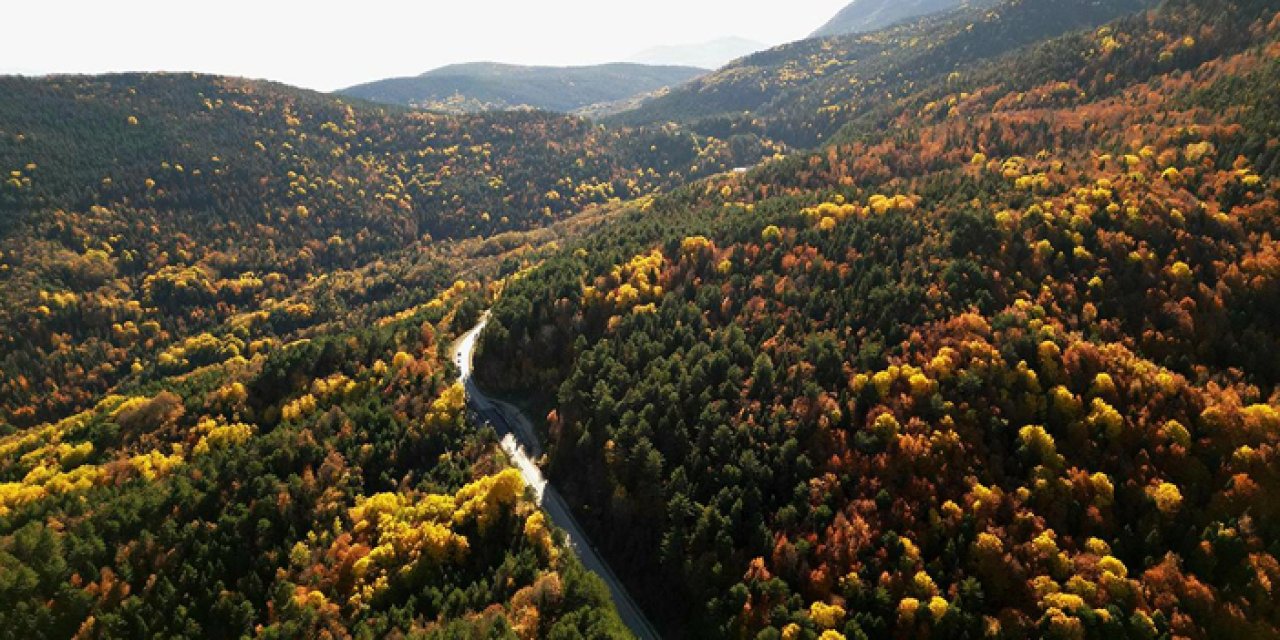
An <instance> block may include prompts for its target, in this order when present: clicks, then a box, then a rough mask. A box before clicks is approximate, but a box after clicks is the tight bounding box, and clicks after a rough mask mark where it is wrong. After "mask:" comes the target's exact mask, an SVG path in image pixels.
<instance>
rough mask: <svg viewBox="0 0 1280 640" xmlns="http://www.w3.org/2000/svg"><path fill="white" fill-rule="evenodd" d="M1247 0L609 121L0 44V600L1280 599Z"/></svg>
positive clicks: (463, 623) (1026, 606)
mask: <svg viewBox="0 0 1280 640" xmlns="http://www.w3.org/2000/svg"><path fill="white" fill-rule="evenodd" d="M1278 85H1280V3H1277V2H1275V1H1273V0H1163V1H1162V2H1159V3H1156V2H1147V1H1145V0H1100V1H1094V0H1087V1H1086V0H1078V1H1077V0H1070V1H1069V2H1055V1H1051V0H1004V1H1002V2H998V3H987V4H984V5H982V6H980V7H966V8H962V9H961V10H960V11H958V12H955V13H947V14H939V15H933V16H924V17H921V18H918V19H913V20H911V21H908V22H905V23H901V24H899V25H896V26H891V27H888V28H886V29H883V30H880V31H877V32H873V33H863V34H856V35H848V36H837V37H832V38H824V39H812V40H805V41H802V42H799V43H795V44H792V45H785V46H782V47H779V48H776V49H772V50H769V51H766V52H762V53H760V54H756V55H755V56H751V57H748V58H746V59H744V60H741V61H738V62H736V63H734V64H733V65H731V66H730V67H727V68H725V69H722V70H720V71H718V72H714V73H712V74H711V75H709V76H706V77H705V78H702V79H698V80H695V81H693V82H692V83H691V84H688V85H685V86H683V87H680V88H677V89H673V90H672V91H671V92H670V93H668V94H666V95H665V96H660V97H657V98H654V99H652V100H649V101H647V102H646V103H644V104H642V105H641V106H639V107H637V108H636V109H635V110H633V111H631V112H628V113H623V114H620V115H617V116H613V117H610V118H607V119H605V120H604V121H603V122H593V121H591V120H587V119H584V118H580V117H574V116H569V115H563V114H556V113H550V112H539V111H527V110H526V111H511V112H508V111H494V112H484V113H472V114H448V113H440V112H433V111H427V110H419V109H410V108H401V107H396V106H388V105H376V104H372V103H367V102H363V101H361V100H358V99H354V98H350V97H343V96H333V95H325V94H319V93H314V92H310V91H305V90H301V89H294V88H291V87H287V86H284V85H279V84H274V83H270V82H264V81H251V80H242V79H236V78H228V77H220V76H209V75H198V74H160V73H147V74H121V75H108V76H51V77H47V78H19V77H3V76H0V180H3V182H0V630H3V631H0V637H15V638H16V637H22V638H141V637H201V638H223V637H271V638H296V637H308V638H311V637H321V638H373V637H393V638H401V637H415V638H417V637H422V638H512V637H514V638H522V639H527V638H557V639H559V638H566V639H568V638H592V639H595V638H627V637H631V636H632V631H633V630H631V629H628V628H627V627H626V626H625V625H624V623H623V620H622V619H621V618H620V617H619V615H618V613H617V611H616V610H615V606H614V604H613V601H612V600H611V595H610V591H609V590H608V589H607V588H606V585H605V583H604V582H603V581H602V580H601V579H600V578H599V577H598V576H597V575H596V574H594V573H592V572H591V571H589V570H588V569H587V568H586V567H584V565H583V564H582V563H581V562H580V561H579V560H578V558H577V557H576V556H575V555H574V553H572V552H571V550H570V548H569V547H567V546H566V539H565V535H564V532H563V531H561V530H559V529H558V528H557V527H556V526H555V525H554V523H552V522H551V521H550V520H549V516H548V515H547V513H546V512H544V511H543V510H541V509H540V508H539V504H538V502H537V500H536V497H535V493H534V492H533V491H531V490H529V488H528V487H526V486H525V483H524V480H523V479H522V476H521V475H520V473H518V472H517V471H516V470H515V469H514V468H513V466H512V464H511V460H510V459H508V456H507V454H506V453H504V451H503V449H502V448H501V447H500V445H499V435H500V434H499V433H498V432H497V431H495V428H494V427H492V426H490V425H487V424H482V423H481V420H479V419H477V417H476V416H475V415H474V414H472V413H471V412H469V411H467V398H466V392H465V388H464V386H463V385H462V384H460V383H459V378H458V376H459V370H458V366H457V364H456V363H455V362H452V361H451V359H450V351H451V346H452V345H453V343H454V341H455V340H456V339H457V338H458V337H459V336H460V335H461V334H463V333H464V332H466V331H468V330H470V329H471V328H472V327H474V326H475V325H476V323H477V322H478V321H480V319H481V317H482V314H483V313H484V312H485V311H486V310H491V316H490V319H489V321H488V324H487V326H486V328H485V330H484V332H483V333H482V334H481V337H480V344H479V351H478V353H477V356H476V367H477V377H478V382H479V384H480V386H481V387H483V388H484V389H485V390H486V391H487V392H489V393H491V394H494V395H496V396H500V397H501V398H503V399H505V400H507V401H509V402H510V403H511V404H512V405H515V406H518V407H519V408H520V409H521V410H523V411H524V413H526V414H527V415H528V416H529V417H531V418H532V419H533V422H534V423H535V425H534V426H535V428H536V430H537V436H538V438H539V439H540V441H541V444H542V445H543V446H542V448H543V449H544V450H545V452H546V455H545V456H543V457H542V458H541V459H540V460H539V461H538V462H539V464H541V465H542V466H543V467H544V470H545V472H546V473H547V475H548V477H549V478H550V480H551V482H553V483H554V484H555V486H556V487H557V488H558V490H559V493H560V494H562V495H563V496H564V498H565V500H566V501H567V502H568V504H569V505H570V506H571V508H572V510H573V513H574V516H575V517H576V519H577V520H578V521H579V522H580V523H581V525H582V527H583V529H585V530H586V531H587V532H588V533H589V534H590V542H591V543H592V544H593V546H595V547H596V548H597V549H598V551H599V552H600V553H601V554H602V555H603V556H604V557H605V559H606V560H607V561H608V563H609V564H610V565H611V566H612V568H613V570H614V572H615V573H616V574H617V575H618V576H619V577H620V578H621V580H622V582H623V583H624V584H625V586H626V588H627V591H628V592H629V593H630V594H631V595H632V596H633V597H634V599H635V600H636V601H637V602H638V603H639V605H640V606H641V607H642V608H643V610H644V613H645V614H647V616H648V617H649V618H650V620H651V621H652V622H653V623H654V624H655V625H656V626H657V627H658V629H659V631H660V632H661V634H662V636H663V637H670V638H676V639H679V638H758V639H760V640H778V639H781V640H842V639H846V638H847V639H855V638H868V639H871V638H901V639H907V638H931V639H943V638H956V639H972V638H1007V639H1020V638H1061V639H1069V640H1077V639H1083V638H1131V639H1135V640H1137V639H1143V640H1147V639H1155V638H1162V639H1164V638H1167V639H1170V640H1172V639H1174V638H1187V639H1201V638H1204V639H1211V638H1241V639H1245V638H1247V639H1252V638H1260V639H1268V638H1280V592H1277V589H1278V588H1280V587H1277V586H1276V585H1277V584H1280V502H1278V501H1277V500H1276V499H1275V498H1274V495H1276V494H1277V492H1280V363H1278V362H1277V361H1276V358H1275V355H1274V354H1275V353H1277V352H1278V351H1280V238H1277V237H1276V236H1277V232H1276V230H1277V229H1278V228H1280V104H1278V103H1277V102H1276V101H1275V99H1274V93H1275V92H1274V90H1273V89H1274V87H1276V86H1278Z"/></svg>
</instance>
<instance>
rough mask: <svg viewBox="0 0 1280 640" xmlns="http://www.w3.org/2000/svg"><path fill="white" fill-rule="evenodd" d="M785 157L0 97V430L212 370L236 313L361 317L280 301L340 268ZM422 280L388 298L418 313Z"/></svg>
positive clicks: (102, 82) (288, 322) (504, 130)
mask: <svg viewBox="0 0 1280 640" xmlns="http://www.w3.org/2000/svg"><path fill="white" fill-rule="evenodd" d="M776 151H777V148H776V147H773V146H771V145H765V144H762V143H761V142H760V141H759V140H757V139H748V138H745V137H737V138H735V139H734V140H732V141H722V140H716V139H712V138H706V137H701V136H695V135H691V134H688V133H685V132H682V131H681V130H679V129H678V128H677V127H660V128H653V129H648V130H643V131H628V132H625V133H624V132H620V131H606V130H602V129H600V128H598V127H595V126H593V125H591V124H589V123H587V122H586V121H583V120H579V119H575V118H568V117H561V116H553V115H549V114H536V113H520V114H517V113H503V114H493V115H483V116H442V115H433V114H427V113H420V112H412V111H407V110H399V109H393V108H386V107H376V106H372V105H368V104H365V103H354V104H353V103H347V102H344V101H342V100H339V99H335V98H331V97H328V96H323V95H321V94H315V93H310V92H303V91H299V90H293V89H289V88H287V87H282V86H279V85H270V84H264V83H258V82H249V81H241V80H233V79H226V78H216V77H209V76H197V77H192V76H189V75H183V76H174V75H148V76H107V77H101V78H80V77H64V78H52V79H41V80H26V79H13V78H7V79H0V167H2V168H3V171H4V175H5V176H7V177H6V178H5V182H4V183H2V184H0V220H3V221H4V224H3V227H2V228H0V300H2V301H3V304H0V327H2V328H3V330H2V332H0V371H2V372H3V375H0V412H3V419H4V420H5V421H8V422H11V423H12V424H15V425H19V426H27V425H30V424H32V423H33V421H35V420H42V419H49V418H55V417H60V416H62V415H65V411H68V410H79V409H84V408H88V407H89V406H91V404H92V403H94V402H96V399H97V398H98V397H99V395H100V394H102V393H105V392H108V391H110V390H111V389H112V388H113V387H114V385H116V384H118V383H119V382H120V381H121V380H123V379H124V378H125V377H127V376H135V377H137V376H140V377H141V378H143V379H146V378H154V377H155V376H156V375H162V374H169V373H178V372H182V371H185V370H187V369H188V368H190V367H194V366H198V365H200V364H205V363H206V361H209V360H212V359H215V358H218V357H219V356H218V354H219V353H223V352H225V351H226V350H227V349H228V348H229V347H228V346H227V345H225V344H224V345H219V344H216V342H215V341H211V339H210V338H209V337H208V336H207V335H203V334H204V332H206V331H208V330H209V329H210V328H212V327H214V326H215V325H216V324H217V323H219V322H222V321H226V320H228V319H231V318H233V317H236V316H239V318H240V319H239V320H238V321H239V322H241V323H243V324H245V325H246V326H247V327H253V326H256V325H263V324H265V325H268V326H269V327H271V328H272V329H273V330H276V331H286V330H287V331H293V330H297V329H301V328H306V327H314V326H318V325H323V324H324V323H327V322H340V323H341V322H343V321H344V320H349V318H348V316H349V312H350V308H351V307H352V306H353V305H356V304H359V303H360V302H361V300H359V299H356V300H353V299H342V298H341V297H340V296H338V295H335V294H334V293H331V292H329V291H327V290H326V289H325V288H324V287H315V288H313V290H314V291H316V292H317V293H318V295H317V297H314V298H303V299H301V300H300V301H299V302H298V304H296V305H292V306H288V305H284V304H282V303H281V300H282V299H283V298H284V297H286V296H287V295H288V294H289V293H291V292H294V291H296V290H297V289H298V288H299V287H302V286H304V285H306V284H307V283H308V282H310V281H312V280H313V279H314V278H316V277H318V276H323V275H326V274H328V273H330V272H331V271H333V270H335V269H351V268H356V267H366V268H367V267H368V266H369V265H371V264H374V263H376V262H379V261H381V260H384V259H394V258H395V257H396V256H397V253H398V252H403V251H417V250H418V249H420V248H421V247H422V246H429V245H431V244H432V242H433V240H444V239H457V238H467V237H479V236H490V235H493V234H499V233H502V232H511V231H516V232H520V231H525V230H530V229H536V228H539V227H543V226H545V225H547V224H548V223H550V222H554V221H555V220H558V219H561V218H563V217H566V216H568V215H570V214H574V213H577V212H580V211H581V210H582V209H583V208H584V207H587V206H588V205H592V204H603V203H608V202H610V201H614V200H617V199H633V198H637V197H642V196H645V195H647V194H650V193H652V192H653V191H655V190H657V189H660V188H663V187H667V186H671V185H674V184H679V183H680V182H682V181H684V180H686V179H688V178H689V177H690V176H698V175H709V174H712V173H716V172H721V171H724V170H726V169H728V168H729V167H732V166H735V165H736V164H739V163H751V162H754V161H755V160H756V159H758V158H760V157H761V156H763V155H770V154H773V153H775V152H776ZM739 158H741V159H739ZM374 273H375V274H376V271H374ZM418 284H420V283H418V282H416V281H413V280H410V281H396V280H394V279H388V278H385V277H383V278H382V279H381V284H380V285H378V286H380V287H383V288H384V289H383V290H382V292H383V294H384V295H385V294H386V293H388V292H389V291H391V290H396V291H399V292H403V293H404V294H405V295H408V296H413V297H415V298H417V300H416V301H422V300H421V299H422V298H423V292H420V291H417V290H416V288H417V285H418ZM354 295H356V296H357V298H361V297H366V296H365V295H364V294H363V293H355V294H354ZM426 297H429V296H426ZM237 350H238V351H242V352H245V351H252V345H249V344H246V345H239V346H238V347H237ZM188 352H190V353H188ZM165 353H168V354H169V355H171V356H172V358H171V359H161V356H163V355H164V354H165Z"/></svg>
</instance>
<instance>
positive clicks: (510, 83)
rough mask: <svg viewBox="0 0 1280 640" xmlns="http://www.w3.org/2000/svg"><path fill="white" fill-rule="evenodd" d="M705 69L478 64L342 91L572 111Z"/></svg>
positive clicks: (462, 107)
mask: <svg viewBox="0 0 1280 640" xmlns="http://www.w3.org/2000/svg"><path fill="white" fill-rule="evenodd" d="M703 73H705V71H704V70H703V69H698V68H694V67H678V66H656V65H641V64H629V63H615V64H604V65H596V66H589V67H525V66H519V65H509V64H498V63H493V62H477V63H471V64H458V65H450V66H447V67H441V68H439V69H435V70H433V71H429V72H427V73H424V74H422V75H420V76H416V77H412V78H392V79H389V80H379V81H377V82H371V83H368V84H362V85H358V86H354V87H350V88H348V89H343V90H341V91H339V92H338V93H339V94H341V95H346V96H351V97H354V98H361V99H364V100H371V101H374V102H382V103H387V104H398V105H404V106H412V107H418V108H424V109H431V110H435V111H444V112H448V113H471V112H479V111H492V110H498V109H517V108H529V109H540V110H543V111H558V112H562V113H568V112H572V111H576V110H579V109H583V108H586V107H591V106H593V105H599V104H602V103H611V102H617V101H621V100H625V99H627V98H632V97H635V96H639V95H643V94H648V93H651V92H653V91H656V90H658V89H662V88H664V87H670V86H674V85H679V84H683V83H684V82H687V81H689V80H691V79H693V78H696V77H697V76H699V75H702V74H703Z"/></svg>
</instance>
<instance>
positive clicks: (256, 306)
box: [0, 74, 774, 638]
mask: <svg viewBox="0 0 1280 640" xmlns="http://www.w3.org/2000/svg"><path fill="white" fill-rule="evenodd" d="M743 149H744V147H742V146H741V145H740V144H739V145H736V146H734V147H732V148H731V147H730V146H729V145H728V144H727V143H723V142H718V141H714V140H709V139H706V138H703V137H700V136H695V135H691V134H689V133H687V132H684V131H681V130H678V129H672V128H666V127H664V128H660V129H657V130H652V131H639V130H637V131H630V132H627V134H626V135H625V136H623V135H622V134H621V133H620V132H617V131H606V130H603V129H601V128H600V127H598V126H595V125H592V124H590V123H589V122H587V121H585V120H582V119H580V118H572V117H566V116H559V115H554V114H549V113H545V112H501V113H491V114H479V115H461V116H450V115H442V114H434V113H427V112H421V111H411V110H408V109H404V108H399V107H390V106H383V105H375V104H371V103H367V102H364V101H359V100H352V99H347V98H341V97H335V96H331V95H324V94H319V93H315V92H311V91H304V90H300V89H295V88H292V87H287V86H283V85H279V84H274V83H267V82H258V81H250V80H243V79H238V78H225V77H217V76H206V75H196V74H124V75H110V76H95V77H81V76H56V77H47V78H38V79H26V78H8V77H6V78H0V167H3V168H4V172H3V176H4V179H3V182H0V221H2V222H3V224H0V566H2V567H3V570H2V571H0V594H2V595H0V600H3V601H4V603H5V605H4V606H3V607H0V627H2V628H4V629H7V630H8V631H6V632H5V634H6V635H19V636H26V637H31V638H69V637H74V636H76V635H77V634H80V635H94V636H101V637H160V636H164V637H241V636H248V635H257V636H262V637H269V638H270V637H277V638H295V637H350V636H352V635H360V636H369V637H383V636H388V635H397V633H402V632H403V633H408V632H410V631H414V632H415V634H416V635H422V636H424V637H437V638H456V637H493V636H495V635H498V636H502V635H509V634H510V633H511V629H513V628H515V629H520V630H521V633H525V634H527V635H532V636H540V635H550V636H555V637H599V638H626V637H628V634H627V632H626V629H625V627H623V626H622V624H621V622H620V621H619V619H618V616H617V614H616V612H615V610H614V607H613V604H612V602H611V600H610V596H609V592H608V591H607V589H606V588H605V586H604V584H603V583H601V582H600V581H599V579H598V578H596V577H595V575H594V574H591V573H589V572H587V571H586V570H585V569H584V568H583V566H582V565H581V564H580V563H579V562H578V560H577V558H576V556H575V555H574V554H572V553H568V552H567V551H566V550H565V549H564V548H563V546H562V543H561V541H562V540H563V538H562V537H561V534H560V533H559V532H558V531H557V530H556V529H555V528H554V527H553V526H551V525H550V523H549V522H548V520H546V519H545V518H544V517H543V515H542V513H541V512H540V511H539V510H538V506H537V503H536V502H535V501H534V499H533V497H532V494H529V493H527V492H526V491H525V487H524V483H523V481H522V480H521V476H520V475H519V474H518V473H516V472H515V471H514V470H511V469H509V468H508V463H507V458H506V457H505V456H504V454H503V453H502V452H501V448H500V447H499V445H498V439H497V437H496V436H495V434H494V433H493V431H492V430H490V429H488V428H486V427H485V426H484V425H481V424H478V423H476V422H475V421H474V420H473V419H471V418H469V417H468V415H467V412H466V411H464V401H465V396H464V393H463V391H462V389H463V388H462V386H461V384H460V383H458V382H456V380H457V378H456V373H455V371H454V369H453V367H454V365H453V364H452V363H451V362H450V358H449V356H448V345H449V344H450V343H451V342H453V341H454V340H455V339H456V338H457V337H459V336H460V335H461V334H462V332H464V331H466V330H467V329H469V328H470V327H471V326H472V325H473V324H474V323H475V322H476V321H477V320H478V318H479V315H480V312H481V311H482V310H483V307H484V305H485V304H487V303H486V302H485V297H486V296H487V292H488V288H487V285H486V284H485V283H483V282H481V279H480V278H481V276H480V274H496V273H500V272H502V273H507V274H512V273H515V272H517V271H519V270H521V269H523V268H525V266H526V263H525V262H524V261H526V260H536V259H537V256H538V255H540V254H542V253H545V252H547V251H549V250H551V249H553V248H554V247H555V246H556V244H557V243H558V242H560V241H563V239H564V238H565V236H567V235H568V234H569V233H570V232H572V231H574V230H577V229H580V228H583V227H587V228H589V227H590V226H591V225H592V224H594V223H593V222H592V221H593V220H594V219H595V218H597V217H602V216H607V215H609V211H610V208H611V207H613V206H614V204H613V202H614V201H615V200H616V199H626V200H628V201H633V200H635V199H637V198H644V197H649V196H651V195H652V194H653V193H654V192H655V191H657V190H659V189H663V188H668V187H670V186H674V185H675V184H679V183H680V182H682V181H684V180H686V179H689V178H690V177H691V176H706V175H711V174H713V173H717V172H721V171H724V170H726V169H727V168H728V167H732V166H734V165H735V164H737V163H740V162H742V161H743V159H739V158H736V157H735V156H734V153H735V150H736V151H738V152H741V151H742V150H743ZM773 151H774V150H773V149H772V148H768V149H764V148H759V149H757V150H756V151H754V152H753V155H755V157H756V158H757V159H758V158H759V157H761V156H763V155H767V154H769V153H773ZM752 161H754V160H751V161H749V162H752ZM569 212H572V214H573V218H574V220H573V221H572V223H569V222H565V223H564V224H563V225H562V224H559V223H558V221H561V220H565V219H566V218H567V217H568V215H567V214H568V213H569ZM484 277H487V276H484Z"/></svg>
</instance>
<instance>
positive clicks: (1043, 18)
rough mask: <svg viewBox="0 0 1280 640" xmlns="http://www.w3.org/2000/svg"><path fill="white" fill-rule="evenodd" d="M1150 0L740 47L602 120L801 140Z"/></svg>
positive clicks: (1024, 1)
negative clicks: (751, 50) (707, 70)
mask: <svg viewBox="0 0 1280 640" xmlns="http://www.w3.org/2000/svg"><path fill="white" fill-rule="evenodd" d="M1150 4H1152V2H1150V1H1149V0H1062V1H1058V0H1006V1H1004V2H1001V3H999V4H997V5H995V6H994V7H971V8H968V9H964V10H960V11H957V12H954V13H947V14H940V15H933V16H928V17H924V18H920V19H918V20H916V21H913V22H909V23H905V24H900V25H898V26H895V27H891V28H888V29H885V30H882V31H878V32H875V33H870V34H863V35H854V36H844V37H839V38H828V39H813V40H805V41H801V42H796V43H792V44H789V45H784V46H782V47H778V48H775V49H771V50H769V51H765V52H761V53H758V54H755V55H753V56H749V57H747V58H745V59H743V60H740V61H738V62H737V63H735V64H732V65H730V66H728V67H725V68H723V69H720V70H718V71H716V72H715V73H713V74H710V75H707V76H704V77H702V78H699V79H697V80H695V81H693V82H690V83H689V84H687V85H685V86H683V87H678V88H676V89H674V90H672V91H671V92H670V93H668V94H667V95H664V96H661V97H658V98H655V99H653V100H650V101H649V102H647V103H645V104H644V105H642V106H641V107H639V108H638V109H635V110H633V111H631V112H626V113H622V114H619V115H617V116H615V117H614V118H612V119H611V121H612V122H616V123H624V124H642V123H652V122H666V121H673V122H682V123H693V124H694V125H695V127H696V128H698V129H699V130H702V131H705V132H714V134H715V135H717V136H720V137H727V136H728V135H731V134H732V133H746V132H749V131H767V132H768V133H769V136H770V137H771V138H773V139H776V140H780V141H783V142H786V143H788V144H790V145H792V146H795V147H800V148H808V147H812V146H814V145H816V144H818V143H820V142H822V141H824V140H825V139H826V138H827V137H829V136H830V135H832V134H833V133H834V132H835V131H837V130H838V129H839V128H840V127H841V126H843V125H844V124H845V123H847V122H849V121H850V120H851V119H852V118H853V117H855V116H856V115H857V114H858V113H860V112H861V111H862V110H863V109H866V108H869V107H873V106H875V105H879V104H881V102H882V101H883V100H885V99H892V98H893V97H894V96H900V95H903V94H906V93H910V92H911V91H913V89H914V88H915V87H916V86H918V85H921V84H925V83H929V82H933V81H936V80H937V79H939V78H945V77H946V76H947V75H948V74H951V73H956V72H963V71H964V70H965V69H967V68H968V67H970V66H972V65H974V64H976V63H978V62H980V61H983V60H989V59H991V58H995V57H998V56H1001V55H1004V54H1008V53H1010V52H1012V51H1016V50H1017V49H1018V48H1020V47H1024V46H1026V45H1029V44H1032V43H1035V42H1039V41H1041V40H1044V39H1046V38H1051V37H1054V36H1058V35H1062V34H1065V33H1070V32H1071V31H1075V30H1078V29H1089V28H1093V27H1096V26H1098V25H1101V24H1103V23H1105V22H1107V21H1108V20H1112V19H1115V18H1117V17H1119V16H1122V15H1126V14H1131V13H1134V12H1136V11H1139V10H1140V9H1142V8H1143V7H1146V6H1149V5H1150Z"/></svg>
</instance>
